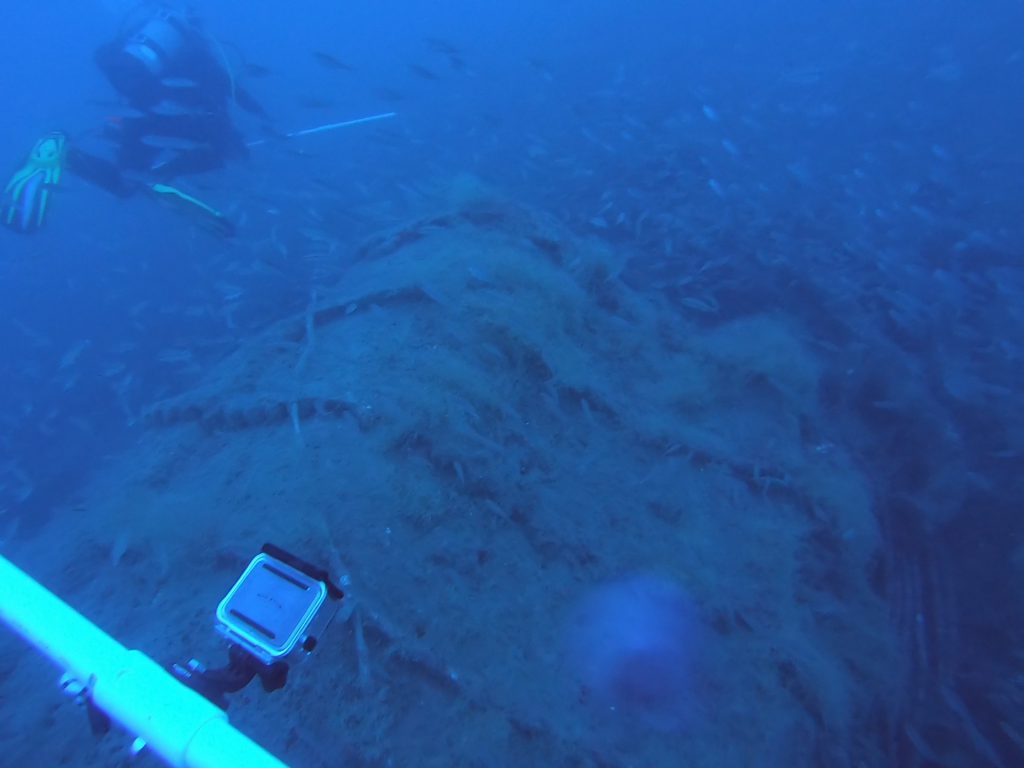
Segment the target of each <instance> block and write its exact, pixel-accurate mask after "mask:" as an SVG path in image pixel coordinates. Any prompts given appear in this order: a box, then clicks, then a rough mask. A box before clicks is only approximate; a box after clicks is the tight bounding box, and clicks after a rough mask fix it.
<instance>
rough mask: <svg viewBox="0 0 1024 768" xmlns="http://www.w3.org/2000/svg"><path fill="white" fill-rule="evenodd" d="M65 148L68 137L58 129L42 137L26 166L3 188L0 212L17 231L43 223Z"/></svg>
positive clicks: (38, 226) (62, 161) (6, 221)
mask: <svg viewBox="0 0 1024 768" xmlns="http://www.w3.org/2000/svg"><path fill="white" fill-rule="evenodd" d="M66 148H67V137H66V136H65V135H64V134H63V133H60V132H59V131H54V132H53V133H49V134H47V135H46V136H43V138H41V139H39V141H37V142H36V144H35V146H34V147H32V152H31V153H30V154H29V156H28V160H27V161H26V162H25V165H23V166H22V167H21V169H20V170H18V171H17V172H16V173H15V174H14V175H13V176H12V177H11V180H10V181H8V182H7V186H6V187H4V194H3V199H2V202H0V215H2V217H3V223H4V224H5V225H7V226H8V227H10V228H11V229H13V230H16V231H18V232H32V231H34V230H37V229H39V228H40V227H41V226H43V222H44V221H45V220H46V211H47V208H48V207H49V205H50V193H51V192H52V191H53V190H54V189H55V188H56V186H57V184H59V183H60V176H61V172H62V171H63V169H64V156H65V154H66Z"/></svg>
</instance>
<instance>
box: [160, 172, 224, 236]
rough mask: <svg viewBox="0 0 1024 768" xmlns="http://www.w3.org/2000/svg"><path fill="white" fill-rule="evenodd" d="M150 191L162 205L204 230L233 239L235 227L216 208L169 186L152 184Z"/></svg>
mask: <svg viewBox="0 0 1024 768" xmlns="http://www.w3.org/2000/svg"><path fill="white" fill-rule="evenodd" d="M149 191H150V192H151V193H152V194H153V195H154V196H155V197H156V198H157V199H158V200H159V201H160V202H162V203H164V204H165V205H167V206H168V207H170V208H174V209H175V210H176V211H178V212H179V213H181V214H183V215H185V216H187V217H189V218H190V219H192V220H193V221H194V222H195V223H196V224H198V225H199V226H200V227H202V228H203V229H205V230H207V231H209V232H212V233H213V234H215V235H219V236H220V237H232V236H233V235H234V234H235V225H234V224H233V223H232V222H231V219H229V218H228V217H227V216H225V215H224V214H223V213H221V212H220V211H218V210H217V209H216V208H214V207H212V206H209V205H207V204H206V203H204V202H203V201H202V200H199V199H198V198H196V197H193V196H192V195H190V194H188V193H186V192H182V191H181V190H180V189H178V188H177V187H172V186H170V185H169V184H150V185H149Z"/></svg>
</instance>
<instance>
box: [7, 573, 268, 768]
mask: <svg viewBox="0 0 1024 768" xmlns="http://www.w3.org/2000/svg"><path fill="white" fill-rule="evenodd" d="M0 621H2V622H3V623H5V624H7V625H8V626H10V628H11V629H12V630H14V631H15V632H17V633H18V634H19V635H21V636H22V637H24V638H25V639H26V640H27V641H28V642H29V643H31V644H32V645H34V646H35V647H36V648H37V649H38V650H39V651H41V652H42V653H43V654H45V655H46V656H49V657H50V659H52V660H53V661H54V662H55V663H56V664H57V665H58V666H59V667H60V668H61V669H63V670H65V671H66V672H67V673H68V675H70V676H71V677H73V678H74V679H75V680H77V681H78V682H79V683H81V684H82V685H84V686H86V687H87V688H88V691H89V697H90V699H91V701H92V702H93V703H94V704H95V705H96V706H97V707H98V708H99V710H100V711H101V712H103V713H104V714H106V715H107V716H108V717H110V718H111V719H112V720H114V721H115V722H117V723H119V724H120V725H122V726H123V727H124V728H125V729H126V730H127V731H128V732H129V733H131V734H132V735H134V736H137V737H139V738H140V739H142V740H143V741H144V742H145V743H146V746H147V747H149V748H150V749H151V750H152V751H153V752H155V753H156V754H157V755H159V756H160V757H161V758H162V759H163V760H164V761H165V762H166V763H167V764H168V765H171V766H175V768H179V767H180V768H287V766H285V764H284V763H282V762H281V761H280V760H278V759H277V758H276V757H274V756H273V755H271V754H270V753H268V752H267V751H266V750H264V749H263V748H262V747H260V746H259V745H258V744H256V743H255V742H253V741H252V740H251V739H249V738H248V737H247V736H245V735H244V734H241V733H239V732H238V731H236V730H235V729H234V728H232V727H231V725H230V724H229V723H228V718H227V715H226V714H225V713H224V712H223V711H222V710H221V709H220V708H218V707H216V706H215V705H213V704H212V703H210V702H209V701H207V700H206V699H204V698H203V697H202V696H200V695H199V694H198V693H196V692H195V691H193V690H192V689H190V688H188V687H187V686H185V685H183V684H182V683H181V682H179V681H178V680H177V679H176V678H175V677H174V676H173V675H171V674H170V673H169V672H167V671H165V670H164V669H163V668H162V667H161V666H160V665H159V664H157V663H156V662H155V661H153V660H152V659H150V658H149V657H148V656H146V655H144V654H143V653H141V652H140V651H130V650H128V649H127V648H125V647H124V646H123V645H121V644H120V643H118V642H117V641H116V640H114V639H113V638H112V637H110V636H109V635H108V634H106V633H105V632H103V631H102V630H101V629H99V628H98V627H97V626H96V625H95V624H93V623H92V622H90V621H89V620H88V619H86V618H85V617H84V616H82V615H81V614H80V613H78V612H77V611H75V610H74V609H73V608H71V607H70V606H69V605H68V604H67V603H65V602H64V601H63V600H61V599H60V598H58V597H57V596H56V595H54V594H53V593H51V592H49V591H47V590H46V589H44V588H43V587H42V586H40V585H39V584H38V583H37V582H35V581H33V580H32V579H31V578H30V577H29V576H28V575H26V574H25V573H24V572H23V571H21V570H19V569H18V568H17V567H15V566H14V565H13V564H12V563H11V562H10V561H8V560H6V559H5V558H3V557H0Z"/></svg>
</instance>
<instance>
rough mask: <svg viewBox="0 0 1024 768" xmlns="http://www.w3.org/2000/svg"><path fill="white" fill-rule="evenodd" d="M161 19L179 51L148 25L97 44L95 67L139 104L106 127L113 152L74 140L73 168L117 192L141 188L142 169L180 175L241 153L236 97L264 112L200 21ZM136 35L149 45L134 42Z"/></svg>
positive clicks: (164, 176)
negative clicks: (164, 44)
mask: <svg viewBox="0 0 1024 768" xmlns="http://www.w3.org/2000/svg"><path fill="white" fill-rule="evenodd" d="M163 23H165V24H166V25H169V26H170V27H173V33H172V34H173V41H174V43H175V49H174V50H173V51H165V50H162V49H161V47H160V44H159V40H153V39H150V38H148V37H146V36H145V29H146V28H145V27H143V28H141V29H137V30H134V31H132V32H131V33H130V34H128V35H123V36H121V37H119V38H117V39H116V40H113V41H111V42H109V43H105V44H104V45H101V46H100V47H99V48H98V49H97V50H96V53H95V61H96V64H97V66H99V68H100V70H102V72H103V73H104V75H106V77H107V79H108V80H109V81H110V83H111V85H113V86H114V88H115V89H117V91H118V93H120V94H121V95H122V96H123V97H124V99H125V100H126V101H127V103H128V106H129V107H130V108H131V109H132V110H133V111H134V114H133V115H132V116H128V117H121V118H116V119H113V120H111V121H110V122H109V123H108V124H107V126H106V128H105V130H104V133H105V135H106V136H107V137H108V138H111V139H113V140H114V141H115V142H116V144H117V151H116V154H115V156H114V158H113V159H106V158H104V157H101V156H98V155H93V154H90V153H87V152H85V151H84V150H82V149H81V148H78V147H74V146H72V147H69V149H68V151H67V158H66V164H67V169H68V170H69V171H71V172H72V173H75V174H76V175H78V176H81V177H82V178H84V179H85V180H86V181H89V182H91V183H93V184H96V185H97V186H99V187H101V188H103V189H105V190H107V191H108V192H110V193H112V194H114V195H117V196H118V197H128V196H130V195H132V194H134V193H135V192H136V191H138V190H140V189H142V188H143V187H144V186H145V184H144V182H142V181H140V180H138V178H137V177H140V176H141V177H143V178H146V179H149V180H156V181H169V180H170V179H172V178H174V177H175V176H178V175H180V174H192V173H203V172H205V171H210V170H214V169H216V168H220V167H221V166H223V165H224V162H225V160H226V159H228V158H230V157H231V156H243V155H244V154H245V152H246V148H245V144H244V142H243V140H242V137H241V135H240V134H239V133H238V131H237V130H236V129H235V127H234V125H233V124H232V121H231V115H230V105H231V102H232V101H234V102H236V103H238V104H239V106H241V107H242V108H243V109H246V110H247V111H250V112H253V113H255V114H263V110H262V108H261V107H260V105H259V104H258V103H257V102H256V101H255V100H254V99H253V98H252V97H251V96H249V95H248V94H247V93H245V92H244V91H242V90H241V89H240V88H239V87H237V86H236V84H235V83H234V82H233V80H232V77H231V75H230V73H229V72H228V70H227V69H226V67H225V66H224V64H223V62H222V61H221V59H220V58H218V57H217V56H216V55H215V54H214V52H213V51H212V50H211V47H210V41H209V39H208V38H207V37H206V35H205V34H204V33H203V32H202V30H201V29H200V28H199V26H198V25H197V24H196V23H194V22H193V21H187V20H184V19H182V18H180V17H174V16H171V17H167V18H165V19H164V20H163ZM138 40H142V41H143V45H141V46H140V45H138V44H136V41H138ZM133 44H134V45H135V48H134V50H135V51H136V53H134V54H133V53H130V51H132V50H133V48H132V46H133ZM139 51H141V52H142V54H140V53H138V52H139ZM143 54H144V55H143ZM147 57H148V58H147ZM126 173H128V174H129V175H130V176H132V177H135V178H129V177H128V176H126V175H125V174H126Z"/></svg>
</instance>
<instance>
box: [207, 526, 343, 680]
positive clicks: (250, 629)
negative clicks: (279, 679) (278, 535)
mask: <svg viewBox="0 0 1024 768" xmlns="http://www.w3.org/2000/svg"><path fill="white" fill-rule="evenodd" d="M340 597H341V591H340V590H338V589H337V587H334V586H333V585H332V584H331V583H330V580H329V579H328V578H326V574H324V573H323V572H319V571H317V570H316V569H313V568H311V567H309V566H307V565H306V564H305V563H303V562H302V561H299V560H296V558H294V557H292V556H290V555H288V554H287V553H285V552H284V551H283V550H280V549H277V548H276V547H272V546H270V545H268V546H265V547H264V548H263V551H262V552H260V554H258V555H256V557H254V558H253V559H252V561H251V562H250V563H249V565H248V567H247V568H246V569H245V571H244V572H243V573H242V575H241V576H240V577H239V578H238V581H236V582H235V585H234V586H233V587H232V588H231V589H230V591H229V592H228V593H227V595H226V596H225V597H224V599H223V600H221V602H220V605H218V606H217V631H218V632H219V633H220V634H221V635H223V636H224V637H225V638H226V639H227V640H228V641H229V642H231V643H234V644H237V645H239V646H241V647H242V648H244V649H245V650H246V651H248V652H249V653H250V654H252V655H253V656H254V657H256V658H257V659H258V660H259V661H261V662H262V663H263V664H265V665H268V666H269V665H271V664H274V663H276V662H279V661H284V660H286V659H289V658H290V657H294V656H296V655H299V654H301V653H303V652H305V653H309V652H311V651H312V650H313V648H314V647H315V646H316V643H317V639H318V637H319V635H320V633H321V632H322V631H323V630H324V629H326V627H327V625H328V624H329V623H330V621H331V619H332V618H333V617H334V614H335V613H336V611H337V603H338V598H340Z"/></svg>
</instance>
